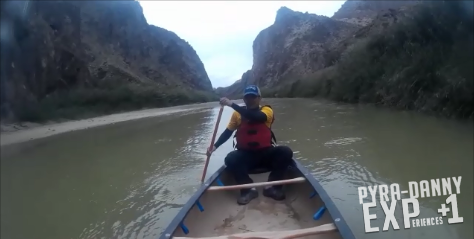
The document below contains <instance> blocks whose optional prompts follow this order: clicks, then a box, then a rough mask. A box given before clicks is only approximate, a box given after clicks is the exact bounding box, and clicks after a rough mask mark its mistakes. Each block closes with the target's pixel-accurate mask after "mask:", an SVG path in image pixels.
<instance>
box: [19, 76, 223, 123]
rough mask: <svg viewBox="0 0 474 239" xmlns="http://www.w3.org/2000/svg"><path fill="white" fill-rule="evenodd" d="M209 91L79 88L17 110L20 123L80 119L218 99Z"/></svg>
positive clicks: (148, 86)
mask: <svg viewBox="0 0 474 239" xmlns="http://www.w3.org/2000/svg"><path fill="white" fill-rule="evenodd" d="M217 99H218V97H217V95H215V94H213V93H209V92H202V91H191V90H184V89H170V90H166V91H163V90H161V89H159V88H157V87H156V86H150V85H138V84H126V85H121V86H118V87H116V88H111V87H105V86H104V87H101V88H77V89H72V90H67V91H61V92H56V93H54V94H51V95H49V96H48V97H46V98H44V99H43V100H41V101H39V102H25V103H23V105H22V107H15V112H14V113H15V115H16V116H17V119H18V120H20V121H31V122H42V121H46V120H51V119H53V120H54V119H80V118H85V117H93V116H98V115H104V114H111V113H116V112H122V111H130V110H137V109H144V108H154V107H166V106H174V105H182V104H189V103H201V102H208V101H212V100H217Z"/></svg>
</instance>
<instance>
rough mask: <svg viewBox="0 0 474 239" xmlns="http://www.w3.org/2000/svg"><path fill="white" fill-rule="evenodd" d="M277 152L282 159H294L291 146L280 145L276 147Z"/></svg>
mask: <svg viewBox="0 0 474 239" xmlns="http://www.w3.org/2000/svg"><path fill="white" fill-rule="evenodd" d="M275 151H276V152H275V154H276V155H277V156H278V158H279V159H280V160H283V161H286V160H292V159H293V150H291V148H290V147H288V146H284V145H280V146H276V147H275Z"/></svg>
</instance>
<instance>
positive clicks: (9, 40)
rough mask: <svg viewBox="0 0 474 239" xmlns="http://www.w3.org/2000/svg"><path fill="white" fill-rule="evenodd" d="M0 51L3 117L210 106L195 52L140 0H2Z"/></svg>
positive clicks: (207, 87) (206, 79) (208, 87)
mask: <svg viewBox="0 0 474 239" xmlns="http://www.w3.org/2000/svg"><path fill="white" fill-rule="evenodd" d="M1 53H2V78H1V79H2V81H1V83H2V85H1V89H2V93H1V113H2V114H1V115H2V118H3V119H5V118H8V119H13V118H17V119H20V120H21V119H23V120H36V119H38V120H39V119H40V118H50V117H53V115H46V114H55V113H57V112H59V111H62V112H67V111H69V113H68V114H58V115H56V116H57V117H68V116H71V117H72V116H76V115H77V114H76V113H78V112H76V113H72V112H70V111H71V109H72V108H76V109H77V110H76V111H84V112H88V111H90V110H92V111H95V113H98V114H101V113H108V112H113V111H118V110H129V109H135V108H142V107H154V106H164V105H173V104H181V103H189V102H193V101H205V100H206V97H207V95H206V94H208V93H210V92H211V91H212V85H211V82H210V80H209V77H208V75H207V73H206V71H205V69H204V66H203V64H202V62H201V60H200V59H199V57H198V55H197V54H196V52H195V51H194V49H193V48H192V47H191V46H190V45H189V44H188V43H187V42H186V41H184V40H183V39H181V38H180V37H178V36H177V35H176V34H175V33H173V32H170V31H168V30H165V29H163V28H160V27H156V26H151V25H149V24H148V23H147V21H146V19H145V17H144V15H143V12H142V8H141V6H140V4H139V3H138V2H136V1H36V2H35V1H27V2H17V1H2V52H1ZM45 112H47V113H45ZM40 115H41V116H40Z"/></svg>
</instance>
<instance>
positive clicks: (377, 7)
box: [218, 1, 416, 95]
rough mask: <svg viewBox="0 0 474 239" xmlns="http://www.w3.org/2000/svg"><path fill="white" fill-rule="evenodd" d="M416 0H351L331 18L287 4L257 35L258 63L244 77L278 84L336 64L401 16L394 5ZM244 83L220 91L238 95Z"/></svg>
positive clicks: (255, 60)
mask: <svg viewBox="0 0 474 239" xmlns="http://www.w3.org/2000/svg"><path fill="white" fill-rule="evenodd" d="M414 3H416V2H415V1H410V2H403V1H383V2H382V1H380V2H376V1H346V2H345V3H344V4H343V5H342V7H341V8H340V9H339V10H338V11H337V12H336V13H335V14H334V16H333V17H332V18H328V17H325V16H318V15H315V14H308V13H302V12H296V11H292V10H291V9H288V8H286V7H282V8H280V9H279V10H278V12H277V15H276V19H275V22H274V24H273V25H271V26H270V27H268V28H267V29H264V30H262V31H261V32H260V33H259V34H258V36H257V37H256V39H255V40H254V43H253V66H252V69H251V70H250V72H247V73H246V74H247V75H248V79H247V80H246V82H245V83H248V84H257V85H259V86H260V87H261V88H274V87H276V86H278V85H281V84H282V83H288V82H291V81H294V80H299V79H301V78H305V77H307V76H309V75H312V74H314V73H315V72H317V71H319V70H321V69H323V68H326V67H328V66H331V65H333V64H334V63H335V62H336V61H337V60H338V58H339V57H340V54H341V53H342V52H343V51H344V50H345V49H346V48H347V47H349V46H350V45H351V44H352V43H354V42H355V40H357V39H358V38H361V37H363V36H365V35H366V34H368V33H369V32H370V33H373V32H374V31H381V30H383V29H384V28H385V27H387V26H388V25H390V24H392V23H393V22H396V21H397V16H399V13H398V11H396V10H395V9H399V8H401V7H405V6H409V5H412V4H414ZM244 85H245V84H243V81H238V82H236V83H234V84H233V85H232V86H229V87H226V88H222V89H220V90H219V91H218V93H220V94H221V95H233V94H234V92H240V91H241V90H242V88H243V87H244ZM236 88H238V90H237V89H236Z"/></svg>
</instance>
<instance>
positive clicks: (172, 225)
mask: <svg viewBox="0 0 474 239" xmlns="http://www.w3.org/2000/svg"><path fill="white" fill-rule="evenodd" d="M225 168H226V166H225V165H222V166H221V167H220V168H219V169H218V170H217V171H216V172H215V173H214V174H212V175H211V177H209V178H208V179H207V180H206V181H204V183H202V184H201V186H200V187H199V189H198V190H197V191H196V192H195V193H194V195H193V196H191V198H190V199H189V200H188V201H187V202H186V204H184V206H183V207H182V208H181V209H180V210H179V212H178V214H177V215H176V216H175V217H174V218H173V220H172V221H171V222H170V224H169V225H168V226H167V227H166V229H165V230H164V231H163V232H162V233H161V236H160V239H169V238H171V235H173V233H174V231H175V230H176V229H177V228H178V227H179V226H180V224H181V222H182V221H183V220H184V219H185V218H186V216H187V215H188V213H189V211H191V209H192V208H193V206H194V204H195V203H196V201H198V200H199V198H200V197H201V196H202V195H203V194H204V192H206V190H207V189H208V188H209V187H210V186H211V184H212V183H213V182H214V181H215V180H216V179H217V178H218V177H219V175H220V174H221V173H222V172H223V171H224V170H225ZM167 234H168V235H169V236H167Z"/></svg>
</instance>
